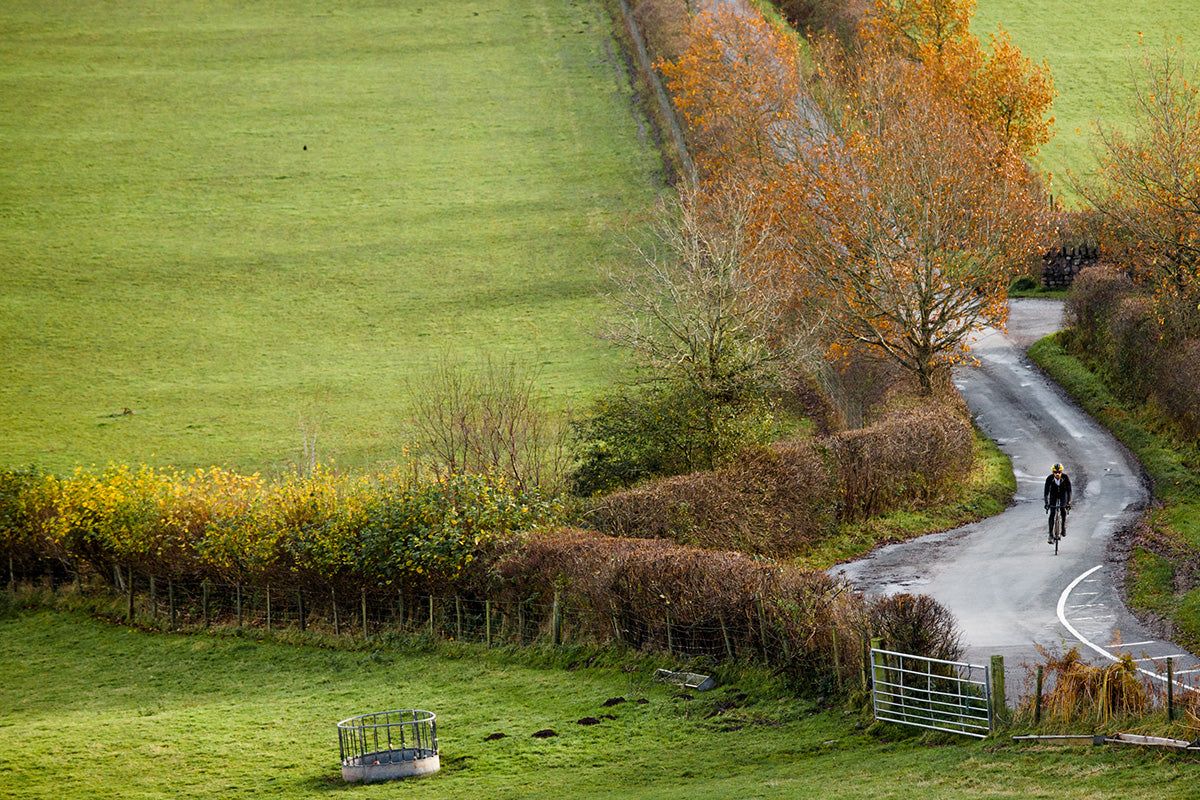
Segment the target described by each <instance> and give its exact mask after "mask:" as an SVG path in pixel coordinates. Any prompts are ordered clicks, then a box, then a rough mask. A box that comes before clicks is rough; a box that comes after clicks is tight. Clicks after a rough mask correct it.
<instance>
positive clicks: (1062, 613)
mask: <svg viewBox="0 0 1200 800" xmlns="http://www.w3.org/2000/svg"><path fill="white" fill-rule="evenodd" d="M1103 566H1104V565H1103V564H1097V565H1096V566H1094V567H1092V568H1091V569H1089V570H1088V571H1087V572H1085V573H1083V574H1082V575H1080V576H1079V577H1077V578H1075V580H1073V581H1071V582H1070V583H1069V584H1068V585H1067V588H1065V589H1063V591H1062V594H1060V595H1059V596H1058V621H1059V622H1061V623H1062V625H1063V627H1064V628H1066V629H1067V630H1068V631H1070V632H1071V635H1072V636H1074V637H1075V638H1076V640H1078V641H1079V643H1080V644H1082V645H1084V646H1086V647H1090V648H1091V649H1092V650H1095V651H1096V652H1097V653H1099V654H1100V655H1102V656H1104V657H1105V658H1107V659H1108V660H1109V661H1120V660H1121V659H1120V657H1119V656H1114V655H1113V654H1112V653H1110V652H1109V651H1108V650H1106V649H1104V648H1103V647H1101V646H1100V645H1098V644H1096V643H1095V642H1093V641H1091V640H1090V639H1088V638H1087V637H1086V636H1084V635H1083V634H1082V633H1080V632H1079V631H1078V630H1076V628H1075V626H1074V625H1072V624H1071V623H1070V622H1068V621H1067V612H1066V609H1067V598H1068V597H1069V596H1070V595H1071V590H1072V589H1074V588H1075V587H1076V586H1078V585H1079V584H1081V583H1083V582H1084V581H1085V580H1088V579H1089V577H1090V576H1091V574H1092V573H1093V572H1095V571H1096V570H1098V569H1101V568H1102V567H1103ZM1091 580H1095V578H1091ZM1077 621H1079V620H1077ZM1147 644H1148V643H1147ZM1163 658H1166V656H1163ZM1137 671H1138V672H1140V673H1142V674H1143V675H1149V676H1150V677H1151V678H1154V679H1155V680H1159V681H1162V682H1163V683H1166V680H1167V679H1166V678H1164V677H1163V676H1162V675H1159V674H1158V673H1157V672H1152V671H1150V670H1148V669H1145V668H1144V667H1137ZM1175 685H1176V686H1179V687H1181V688H1184V689H1188V690H1190V691H1193V692H1194V691H1200V690H1197V689H1196V688H1195V687H1194V686H1188V685H1187V684H1186V683H1179V682H1178V681H1176V682H1175Z"/></svg>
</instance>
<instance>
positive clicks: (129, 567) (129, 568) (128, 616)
mask: <svg viewBox="0 0 1200 800" xmlns="http://www.w3.org/2000/svg"><path fill="white" fill-rule="evenodd" d="M126 571H127V572H128V573H129V581H128V583H129V586H128V589H129V611H128V612H127V613H126V614H125V618H126V619H128V620H129V621H130V622H133V565H132V564H130V565H129V566H128V567H127V568H126Z"/></svg>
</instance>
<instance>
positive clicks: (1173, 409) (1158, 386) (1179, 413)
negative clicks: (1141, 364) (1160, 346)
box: [1154, 339, 1200, 440]
mask: <svg viewBox="0 0 1200 800" xmlns="http://www.w3.org/2000/svg"><path fill="white" fill-rule="evenodd" d="M1162 362H1163V368H1162V369H1160V370H1159V371H1158V373H1157V375H1156V376H1155V386H1154V400H1155V402H1156V403H1157V405H1158V406H1159V407H1160V408H1162V409H1163V410H1164V411H1165V412H1166V413H1167V414H1168V415H1170V417H1171V418H1172V419H1174V420H1176V422H1177V423H1178V424H1179V427H1180V431H1181V433H1182V434H1183V435H1184V436H1186V437H1187V438H1189V439H1192V440H1197V439H1200V403H1198V402H1197V398H1200V339H1188V340H1186V341H1184V342H1181V343H1180V344H1179V346H1178V347H1177V348H1175V349H1174V351H1173V352H1171V353H1169V354H1168V355H1166V356H1165V357H1164V358H1163V359H1162Z"/></svg>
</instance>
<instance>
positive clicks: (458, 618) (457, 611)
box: [454, 595, 462, 642]
mask: <svg viewBox="0 0 1200 800" xmlns="http://www.w3.org/2000/svg"><path fill="white" fill-rule="evenodd" d="M454 638H455V639H458V641H460V642H461V641H462V599H461V598H460V597H459V596H458V595H454Z"/></svg>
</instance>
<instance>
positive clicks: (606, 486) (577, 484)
mask: <svg viewBox="0 0 1200 800" xmlns="http://www.w3.org/2000/svg"><path fill="white" fill-rule="evenodd" d="M775 430H776V420H775V416H774V414H773V413H772V411H771V409H770V407H769V406H767V405H766V404H765V403H764V402H761V401H756V400H750V399H741V398H731V399H728V400H727V401H724V402H721V401H714V400H712V399H711V398H707V397H705V396H703V395H701V394H700V393H699V392H697V391H694V390H691V389H689V388H687V387H685V386H681V385H677V384H670V383H668V384H653V385H647V386H634V387H626V388H624V389H620V390H617V391H614V392H611V393H609V394H606V395H603V396H601V397H600V398H599V399H597V400H596V401H595V402H594V403H593V404H592V407H591V409H590V411H589V412H588V414H587V415H586V416H585V417H584V418H583V419H581V420H578V421H576V422H574V423H572V436H571V439H572V446H573V449H574V452H575V456H576V459H577V460H578V466H577V467H576V469H575V470H574V472H573V474H572V477H571V489H572V492H573V493H574V494H576V495H579V496H585V497H586V496H590V495H595V494H601V493H604V492H610V491H613V490H615V489H620V488H624V487H628V486H633V485H634V484H636V483H640V482H642V481H645V480H649V479H651V478H660V477H664V476H669V475H684V474H687V473H689V472H694V471H696V470H699V469H712V468H713V467H715V466H717V465H719V464H721V463H723V462H725V461H726V460H728V458H729V457H730V456H731V455H732V454H733V453H735V452H737V450H738V449H739V448H741V447H743V446H745V445H748V444H761V443H766V442H768V441H770V439H771V438H772V436H773V434H774V432H775Z"/></svg>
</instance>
